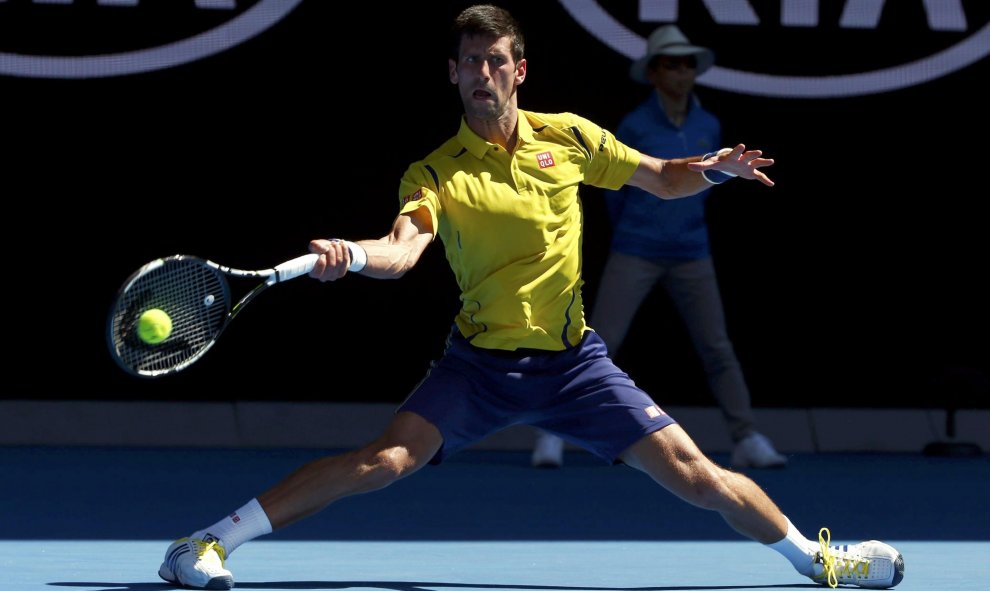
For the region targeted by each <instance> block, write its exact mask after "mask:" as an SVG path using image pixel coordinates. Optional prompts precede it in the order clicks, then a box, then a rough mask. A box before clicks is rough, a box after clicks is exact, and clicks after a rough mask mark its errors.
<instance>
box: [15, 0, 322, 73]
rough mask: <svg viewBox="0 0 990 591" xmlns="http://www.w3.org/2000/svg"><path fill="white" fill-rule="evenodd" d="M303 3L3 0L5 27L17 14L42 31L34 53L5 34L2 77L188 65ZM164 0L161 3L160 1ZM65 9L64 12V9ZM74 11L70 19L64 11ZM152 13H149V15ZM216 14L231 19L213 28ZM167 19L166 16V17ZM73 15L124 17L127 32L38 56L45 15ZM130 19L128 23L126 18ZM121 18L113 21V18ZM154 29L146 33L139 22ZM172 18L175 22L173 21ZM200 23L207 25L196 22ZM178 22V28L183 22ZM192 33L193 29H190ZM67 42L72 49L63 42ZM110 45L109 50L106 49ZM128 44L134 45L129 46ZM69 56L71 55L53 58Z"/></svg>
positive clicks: (83, 22)
mask: <svg viewBox="0 0 990 591" xmlns="http://www.w3.org/2000/svg"><path fill="white" fill-rule="evenodd" d="M300 2H302V0H194V1H190V0H186V1H185V2H177V1H173V2H166V3H164V10H165V12H162V10H163V9H162V8H161V7H160V6H157V5H156V6H154V7H151V8H148V7H147V6H141V5H142V4H152V3H150V2H148V3H144V2H141V1H140V0H100V1H99V2H95V3H93V4H96V6H75V5H79V4H90V3H88V2H85V3H83V2H74V1H73V0H58V1H56V0H47V1H42V0H34V4H49V5H51V4H65V5H72V6H65V7H59V6H26V7H25V6H17V5H16V3H10V4H6V3H4V2H3V1H2V0H0V18H2V19H3V20H4V21H5V23H6V24H9V23H10V22H11V20H12V19H19V20H21V21H23V25H22V28H30V30H32V31H40V32H41V33H38V34H37V35H28V36H26V38H29V39H31V47H32V50H31V52H30V53H26V52H24V51H18V50H17V49H16V47H10V44H11V43H13V42H12V41H11V40H9V39H5V40H4V41H5V47H4V49H7V51H0V75H3V74H6V75H10V76H23V77H27V78H103V77H110V76H120V75H124V74H137V73H142V72H149V71H152V70H163V69H166V68H170V67H172V66H178V65H181V64H185V63H188V62H192V61H196V60H199V59H203V58H205V57H208V56H211V55H214V54H217V53H220V52H222V51H225V50H227V49H230V48H232V47H234V46H236V45H239V44H241V43H243V42H245V41H247V40H248V39H251V38H253V37H255V36H257V35H258V34H260V33H262V32H263V31H265V30H266V29H268V28H269V27H271V26H272V25H274V24H275V23H277V22H278V21H280V20H282V18H283V17H284V16H286V15H287V14H289V13H290V12H291V11H292V10H293V9H294V8H295V7H296V6H297V5H298V4H299V3H300ZM158 4H159V5H161V4H162V3H158ZM60 10H61V11H63V12H59V11H60ZM69 11H71V13H72V15H73V16H71V17H68V16H64V15H66V14H69ZM146 15H150V16H146ZM218 15H221V16H229V18H227V19H226V20H225V21H224V22H222V23H221V24H219V25H216V23H217V21H218V20H219V19H218ZM162 16H165V17H168V18H165V19H163V18H161V17H162ZM49 17H50V18H52V19H58V22H62V21H63V19H66V18H72V19H74V20H73V25H72V26H73V27H74V28H75V29H76V30H81V31H86V30H90V29H93V28H94V27H96V25H94V21H95V22H100V19H101V17H103V18H110V17H113V18H114V19H120V20H122V21H123V22H124V24H123V25H121V26H120V27H118V28H120V29H123V30H125V31H126V34H123V35H121V37H120V38H118V39H116V40H115V39H114V37H113V36H112V35H104V34H103V33H110V32H111V31H110V30H109V28H108V29H107V30H105V31H103V32H101V33H100V35H99V37H100V44H101V47H99V48H93V49H92V53H91V54H87V48H86V47H85V46H84V45H85V42H86V37H85V36H84V35H79V36H78V37H75V38H73V39H72V40H70V41H68V42H67V41H66V40H65V39H61V38H59V39H54V40H53V41H52V45H51V50H52V54H45V53H36V52H37V51H38V50H36V49H34V48H36V47H41V48H42V51H43V49H44V47H45V44H44V36H43V34H42V33H43V32H44V31H45V29H46V27H45V22H44V21H45V19H46V18H49ZM128 18H130V20H131V24H128V22H127V20H128ZM114 22H116V20H115V21H114ZM148 22H150V23H151V24H150V25H145V26H147V27H149V29H148V30H147V31H144V32H143V33H142V31H141V26H142V23H148ZM170 23H174V24H170ZM200 23H202V26H199V27H197V25H198V24H200ZM180 25H181V26H180ZM170 29H171V30H173V31H182V35H189V36H188V37H184V38H176V37H178V35H173V36H172V38H163V33H164V34H165V35H166V36H167V34H168V31H169V30H170ZM190 30H193V31H192V33H190V32H189V31H190ZM131 39H155V41H154V43H156V44H157V45H155V46H150V47H140V48H134V47H133V42H132V41H131ZM67 43H68V46H66V44H67ZM107 45H109V47H110V48H111V49H110V50H109V51H108V50H107ZM127 45H131V46H130V47H128V46H127ZM55 53H59V54H64V53H72V54H74V55H54V54H55Z"/></svg>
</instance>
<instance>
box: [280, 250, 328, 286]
mask: <svg viewBox="0 0 990 591" xmlns="http://www.w3.org/2000/svg"><path fill="white" fill-rule="evenodd" d="M318 258H320V255H318V254H312V253H310V254H304V255H302V256H301V257H296V258H294V259H291V260H288V261H285V262H284V263H282V264H280V265H277V266H276V267H275V271H276V272H277V273H278V275H277V277H278V280H279V281H286V280H288V279H293V278H295V277H299V276H300V275H305V274H306V273H309V272H310V271H312V270H313V267H314V266H316V259H318Z"/></svg>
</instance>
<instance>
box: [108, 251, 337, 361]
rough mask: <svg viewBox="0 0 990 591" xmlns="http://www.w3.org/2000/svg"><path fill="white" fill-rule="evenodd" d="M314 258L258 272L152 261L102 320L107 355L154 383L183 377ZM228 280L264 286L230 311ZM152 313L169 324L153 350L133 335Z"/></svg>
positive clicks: (189, 259)
mask: <svg viewBox="0 0 990 591" xmlns="http://www.w3.org/2000/svg"><path fill="white" fill-rule="evenodd" d="M317 258H319V255H316V254H307V255H303V256H301V257H297V258H294V259H292V260H289V261H286V262H284V263H282V264H280V265H278V266H276V267H274V268H272V269H261V270H257V271H244V270H241V269H232V268H230V267H225V266H223V265H218V264H217V263H214V262H212V261H208V260H206V259H202V258H198V257H194V256H188V255H174V256H170V257H166V258H161V259H155V260H153V261H151V262H150V263H148V264H146V265H143V266H142V267H141V268H140V269H138V270H137V271H136V272H134V274H132V275H131V276H130V277H129V278H128V279H127V281H125V282H124V285H123V286H122V287H121V288H120V291H119V292H118V293H117V298H116V299H115V300H114V303H113V306H112V307H111V309H110V317H109V318H108V319H107V344H108V345H109V346H110V354H111V355H112V356H113V358H114V360H115V361H116V362H117V364H118V365H120V367H122V368H123V369H124V370H125V371H127V372H128V373H131V374H133V375H136V376H143V377H148V378H155V377H160V376H164V375H168V374H173V373H176V372H178V371H182V370H183V369H185V368H187V367H189V366H190V365H192V364H193V363H194V362H196V361H197V360H199V359H200V358H201V357H202V356H203V355H204V354H206V352H207V351H209V350H210V347H212V346H213V343H215V342H216V340H217V338H218V337H219V336H220V333H222V332H223V330H224V329H225V328H227V325H229V324H230V322H231V320H233V319H234V317H235V316H237V314H238V312H240V311H241V310H243V309H244V306H246V305H247V304H248V302H250V301H251V300H253V299H254V298H255V297H257V296H258V294H260V293H261V292H262V291H264V290H265V289H267V288H268V287H271V286H272V285H275V284H276V283H281V282H283V281H288V280H289V279H293V278H295V277H299V276H301V275H305V274H307V273H309V272H310V271H311V270H312V269H313V266H314V265H315V264H316V260H317ZM227 277H242V278H254V277H257V278H261V279H263V281H262V282H261V283H260V284H259V285H258V286H257V287H255V288H254V289H252V290H251V291H249V292H248V293H247V294H246V295H245V296H244V297H242V298H241V299H240V300H239V301H238V302H237V303H236V304H233V305H231V295H230V285H229V283H228V281H227ZM152 308H158V309H160V310H163V311H164V312H165V313H166V314H168V316H169V317H170V318H171V319H172V332H171V333H170V334H169V336H168V338H166V339H165V340H164V341H162V342H160V343H157V344H149V343H146V342H144V341H143V340H141V338H139V337H138V334H137V326H138V319H139V318H140V317H141V314H142V313H144V312H145V311H146V310H149V309H152Z"/></svg>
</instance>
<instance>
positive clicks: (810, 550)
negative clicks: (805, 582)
mask: <svg viewBox="0 0 990 591" xmlns="http://www.w3.org/2000/svg"><path fill="white" fill-rule="evenodd" d="M784 518H785V519H787V517H786V516H785V517H784ZM766 546H767V547H768V548H771V549H773V550H776V551H777V552H780V554H781V555H783V557H784V558H786V559H787V560H789V561H791V564H793V565H794V568H795V569H797V571H798V572H799V573H801V574H802V575H804V576H806V577H811V576H814V574H815V571H814V566H813V560H814V558H815V553H816V552H817V551H818V548H819V544H818V543H817V542H812V541H811V540H809V539H808V538H806V537H804V536H803V535H802V534H801V532H799V531H798V529H797V528H796V527H794V524H793V523H791V520H790V519H787V535H786V536H784V539H782V540H780V541H779V542H774V543H773V544H766Z"/></svg>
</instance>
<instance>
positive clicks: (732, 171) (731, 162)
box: [688, 144, 774, 187]
mask: <svg viewBox="0 0 990 591" xmlns="http://www.w3.org/2000/svg"><path fill="white" fill-rule="evenodd" d="M762 156H763V151H762V150H747V149H746V146H745V145H744V144H739V145H738V146H736V147H735V148H732V149H730V148H722V149H721V150H719V151H718V152H716V153H715V154H714V155H713V156H711V157H710V158H708V159H707V160H702V161H701V162H691V163H689V164H688V168H689V169H691V170H693V171H695V172H702V171H705V170H718V171H721V172H724V173H725V174H729V175H732V176H737V177H740V178H744V179H750V180H752V179H756V180H758V181H760V182H761V183H763V184H764V185H766V186H768V187H772V186H773V185H774V182H773V181H772V180H770V177H768V176H767V175H766V174H764V172H763V171H762V170H760V169H761V168H763V167H765V166H770V165H771V164H773V162H774V161H773V158H763V157H762Z"/></svg>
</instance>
